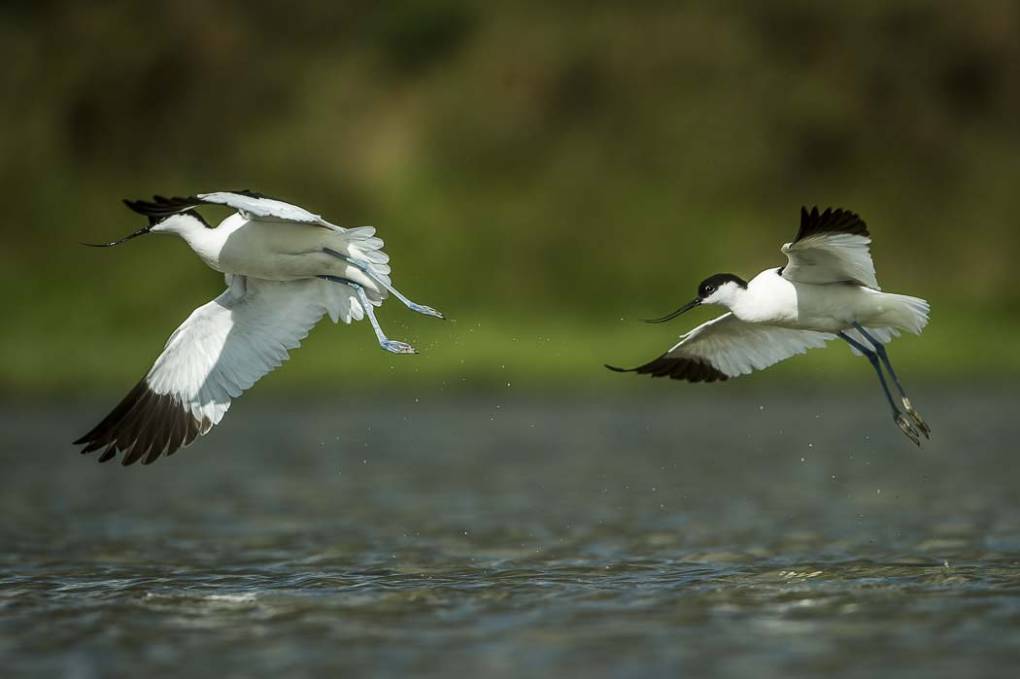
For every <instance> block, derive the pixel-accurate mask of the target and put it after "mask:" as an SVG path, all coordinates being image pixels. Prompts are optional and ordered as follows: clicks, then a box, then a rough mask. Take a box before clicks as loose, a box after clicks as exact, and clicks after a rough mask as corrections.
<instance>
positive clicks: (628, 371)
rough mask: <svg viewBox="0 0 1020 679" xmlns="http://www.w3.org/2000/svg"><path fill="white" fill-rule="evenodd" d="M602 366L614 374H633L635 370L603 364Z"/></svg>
mask: <svg viewBox="0 0 1020 679" xmlns="http://www.w3.org/2000/svg"><path fill="white" fill-rule="evenodd" d="M602 365H604V366H606V367H607V368H609V369H610V370H612V371H613V372H614V373H632V372H634V371H635V370H636V368H620V367H618V366H615V365H609V364H608V363H603V364H602Z"/></svg>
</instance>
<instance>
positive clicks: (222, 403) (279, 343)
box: [75, 275, 363, 465]
mask: <svg viewBox="0 0 1020 679" xmlns="http://www.w3.org/2000/svg"><path fill="white" fill-rule="evenodd" d="M227 280H228V283H229V287H228V288H227V290H225V291H224V292H223V293H222V294H221V295H220V296H218V297H217V298H216V299H214V300H212V301H211V302H209V303H207V304H205V305H203V306H200V307H199V308H197V309H195V311H193V312H192V314H191V315H190V316H189V317H188V319H187V320H186V321H184V323H183V324H181V326H180V327H179V328H177V329H176V330H175V331H174V332H173V334H172V335H170V338H169V339H168V340H167V342H166V346H165V347H164V348H163V352H162V353H161V354H160V355H159V357H158V358H157V359H156V362H155V363H154V364H153V366H152V368H151V369H150V370H149V372H148V373H147V374H146V376H145V377H144V378H143V379H142V380H141V381H140V382H139V383H138V385H137V386H135V388H134V389H133V390H132V391H131V392H130V393H129V394H128V395H127V396H126V397H125V398H124V399H123V400H122V401H121V402H120V404H119V405H118V406H117V407H116V408H114V409H113V411H112V412H110V414H109V415H108V416H107V417H106V418H105V419H103V421H102V422H100V423H99V424H98V425H96V426H95V427H94V428H93V429H92V430H91V431H90V432H89V433H87V434H85V435H84V436H82V437H81V438H80V439H78V440H77V441H75V444H80V445H81V444H83V445H84V446H85V447H84V448H83V449H82V451H81V452H82V453H91V452H95V451H101V452H100V455H99V461H100V462H106V461H107V460H109V459H111V458H113V457H114V456H115V455H116V454H117V452H122V453H124V457H123V460H122V462H123V464H125V465H128V464H132V463H134V462H137V461H139V460H141V461H142V463H143V464H150V463H152V462H154V461H155V460H156V459H157V458H159V456H160V455H163V454H166V455H172V454H173V453H174V452H175V451H176V450H177V449H178V448H180V447H182V446H187V445H188V444H190V443H191V442H192V441H194V440H195V438H197V437H198V436H202V435H204V434H206V433H208V432H209V430H210V429H212V427H213V426H214V425H216V424H217V423H219V421H220V420H221V419H222V418H223V416H224V415H225V414H226V412H227V409H228V408H229V407H230V402H231V400H232V399H235V398H237V397H239V396H240V395H241V394H242V393H243V392H244V391H246V390H247V389H249V388H251V386H252V385H253V384H255V382H257V381H258V380H259V379H260V378H261V377H262V376H264V375H266V374H267V373H269V372H271V371H272V370H274V369H275V368H277V367H279V366H280V365H281V364H282V363H283V362H284V361H286V360H287V358H288V357H289V351H290V350H292V349H296V348H297V347H298V346H300V344H301V340H302V339H304V338H305V337H306V336H307V335H308V333H309V331H310V330H311V329H312V327H314V326H315V324H316V323H318V322H319V320H320V319H321V318H322V316H323V315H324V314H329V316H330V317H331V318H332V319H333V321H334V322H336V321H338V320H343V321H345V322H349V321H350V320H351V319H352V318H354V319H360V318H361V317H362V314H363V310H362V308H361V305H360V304H359V303H358V301H357V299H356V298H355V297H354V291H353V290H351V289H350V288H349V287H348V286H346V285H337V284H336V283H333V282H328V281H323V280H320V279H306V280H299V281H292V282H286V283H284V282H278V281H265V280H259V279H254V278H246V277H243V276H231V275H228V277H227Z"/></svg>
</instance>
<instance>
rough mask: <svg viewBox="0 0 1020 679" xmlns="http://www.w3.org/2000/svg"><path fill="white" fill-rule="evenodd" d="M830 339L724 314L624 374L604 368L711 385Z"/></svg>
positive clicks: (826, 334) (820, 344) (793, 354)
mask: <svg viewBox="0 0 1020 679" xmlns="http://www.w3.org/2000/svg"><path fill="white" fill-rule="evenodd" d="M835 337H836V336H835V335H832V334H830V333H825V332H815V331H813V330H793V329H790V328H780V327H777V326H774V325H764V324H761V323H745V322H744V321H741V320H739V319H738V318H737V317H736V316H734V315H733V314H732V313H726V314H723V315H722V316H719V317H718V318H715V319H712V320H711V321H708V322H707V323H702V324H701V325H699V326H698V327H696V328H694V329H693V330H691V331H690V332H689V333H687V334H686V335H683V336H682V337H681V338H680V341H679V342H678V343H677V344H676V345H675V346H673V347H672V348H670V350H669V351H667V352H666V353H664V354H663V355H662V356H660V357H658V358H656V359H655V360H653V361H649V362H648V363H645V364H644V365H641V366H638V367H637V368H632V369H630V370H621V369H620V368H612V366H610V368H611V369H613V370H617V371H619V372H636V373H639V374H642V375H651V376H652V377H671V378H673V379H677V380H687V381H688V382H715V381H717V380H726V379H729V378H730V377H739V376H740V375H746V374H748V373H750V372H752V371H754V370H763V369H765V368H767V367H769V366H770V365H774V364H776V363H779V362H780V361H782V360H785V359H787V358H790V357H791V356H795V355H797V354H803V353H804V352H806V351H807V350H808V349H814V348H817V347H823V346H825V343H826V342H827V341H829V340H831V339H835Z"/></svg>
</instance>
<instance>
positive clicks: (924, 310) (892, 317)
mask: <svg viewBox="0 0 1020 679" xmlns="http://www.w3.org/2000/svg"><path fill="white" fill-rule="evenodd" d="M882 301H883V302H884V303H886V304H888V306H889V310H888V311H886V312H885V313H884V314H882V316H883V318H885V319H887V320H888V323H889V325H890V326H892V327H894V328H896V329H897V330H902V331H903V332H909V333H911V334H914V335H920V334H921V331H922V330H924V326H926V325H928V313H929V312H930V311H931V307H930V306H929V304H928V302H927V301H926V300H923V299H921V298H920V297H910V296H909V295H896V294H892V293H885V299H883V300H882Z"/></svg>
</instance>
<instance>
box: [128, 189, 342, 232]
mask: <svg viewBox="0 0 1020 679" xmlns="http://www.w3.org/2000/svg"><path fill="white" fill-rule="evenodd" d="M124 203H125V205H127V206H128V207H129V208H131V209H132V210H134V211H135V212H139V213H141V214H143V215H146V216H148V217H166V216H169V215H172V214H175V213H178V212H184V211H186V210H192V209H194V208H196V207H198V206H200V205H225V206H227V207H232V208H234V209H235V210H237V211H238V212H241V213H243V214H244V215H246V216H247V217H248V218H249V219H256V220H266V221H280V222H295V223H298V224H314V225H316V226H321V227H324V228H327V229H333V230H335V231H343V230H344V229H343V228H341V227H339V226H337V225H336V224H331V223H330V222H327V221H326V220H325V219H323V218H322V217H321V216H319V215H317V214H314V213H312V212H309V211H308V210H306V209H304V208H303V207H298V206H297V205H292V204H290V203H286V202H284V201H282V200H277V199H276V198H269V197H267V196H264V195H262V194H261V193H255V192H254V191H248V190H242V191H216V192H213V193H199V194H197V195H194V196H185V197H183V198H181V197H175V198H165V197H163V196H153V197H152V202H149V201H144V200H125V201H124Z"/></svg>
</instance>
